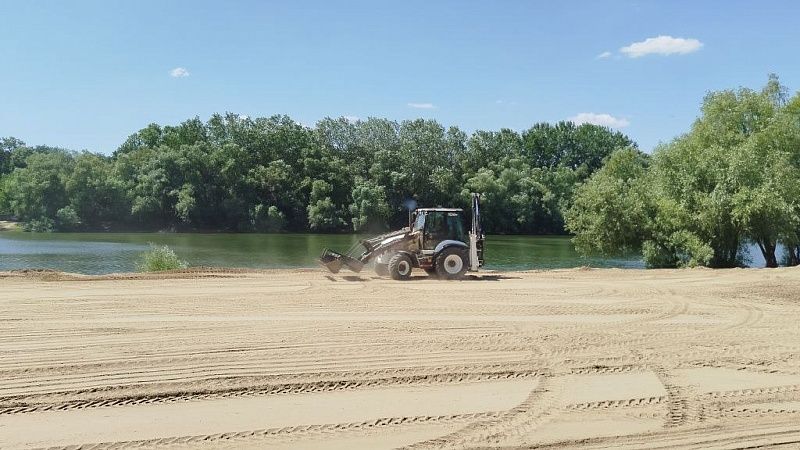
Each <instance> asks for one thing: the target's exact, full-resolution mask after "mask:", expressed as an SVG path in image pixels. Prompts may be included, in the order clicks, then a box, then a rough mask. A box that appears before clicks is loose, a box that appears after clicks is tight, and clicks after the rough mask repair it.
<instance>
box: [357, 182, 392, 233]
mask: <svg viewBox="0 0 800 450" xmlns="http://www.w3.org/2000/svg"><path fill="white" fill-rule="evenodd" d="M352 196H353V203H352V204H350V214H351V215H352V216H353V219H352V223H353V230H354V231H362V230H365V229H369V228H370V226H372V228H374V229H382V228H384V227H385V223H386V221H387V220H388V218H389V205H388V203H386V191H385V189H384V188H383V186H378V185H377V184H375V182H373V181H368V180H363V179H361V180H358V181H357V182H356V185H355V187H354V188H353V193H352Z"/></svg>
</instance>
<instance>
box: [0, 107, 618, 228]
mask: <svg viewBox="0 0 800 450" xmlns="http://www.w3.org/2000/svg"><path fill="white" fill-rule="evenodd" d="M629 145H631V141H630V140H629V139H628V138H627V137H625V136H624V135H622V134H620V133H618V132H613V131H611V130H609V129H607V128H603V127H598V126H594V125H581V126H575V125H573V124H571V123H559V124H556V125H548V124H537V125H534V126H533V127H532V128H531V129H529V130H526V131H523V132H522V133H521V134H520V133H517V132H515V131H512V130H509V129H502V130H500V131H498V132H491V131H477V132H475V133H473V134H472V135H471V136H470V135H467V134H466V133H464V132H463V131H461V130H460V129H458V128H456V127H450V128H447V127H444V126H442V125H441V124H439V123H438V122H436V121H433V120H423V119H418V120H406V121H402V122H395V121H390V120H386V119H376V118H369V119H367V120H360V121H355V122H352V121H349V120H346V119H344V118H340V119H332V118H326V119H323V120H321V121H319V122H318V123H317V124H316V126H315V127H313V128H309V127H305V126H302V125H300V124H298V123H297V122H294V121H293V120H291V119H290V118H289V117H286V116H272V117H259V118H252V119H251V118H247V117H242V116H239V115H236V114H230V113H228V114H224V115H214V116H212V117H211V118H210V119H209V120H208V121H207V122H205V123H204V122H202V121H200V120H199V119H198V118H193V119H190V120H187V121H185V122H183V123H181V124H178V125H176V126H163V125H158V124H150V125H148V126H147V127H145V128H143V129H142V130H140V131H139V132H137V133H134V134H133V135H132V136H130V137H129V138H128V139H127V140H126V141H125V142H124V143H123V144H122V145H121V146H120V147H119V148H118V149H117V151H116V152H114V155H113V156H111V157H107V156H103V155H98V154H91V153H86V152H84V153H72V152H68V151H65V150H61V149H54V148H49V147H28V146H25V145H24V143H22V142H19V141H18V140H16V139H13V138H8V139H4V140H2V141H0V147H1V148H2V160H1V161H0V171H2V170H5V172H6V173H7V174H6V175H3V174H2V173H0V176H2V177H3V178H2V180H0V186H2V188H0V211H2V212H6V213H8V214H10V215H15V216H18V217H19V218H20V219H21V220H23V221H29V220H38V219H39V218H41V217H45V218H48V219H50V220H52V221H53V223H54V226H55V227H56V228H57V229H67V228H69V229H85V230H95V229H114V228H128V229H142V230H149V229H167V230H181V229H182V230H187V229H188V230H198V229H200V230H230V231H307V230H314V231H324V232H340V231H348V230H350V231H373V230H374V231H378V230H382V229H385V228H386V227H387V226H388V227H399V226H402V225H404V224H405V222H406V220H407V211H406V210H405V209H404V208H403V205H404V204H405V203H406V202H407V201H408V200H415V201H416V202H417V203H418V204H419V205H420V206H438V205H441V206H461V207H468V206H469V196H468V195H464V194H463V193H464V192H468V191H477V192H483V193H485V194H486V199H487V208H486V210H485V211H484V215H483V217H484V220H485V221H486V223H487V230H491V232H493V233H544V234H553V233H564V227H563V223H564V219H563V215H564V211H565V210H566V208H568V206H569V205H570V203H571V201H572V195H573V191H574V189H575V187H576V185H577V184H578V183H580V182H581V181H582V180H583V179H585V178H586V177H587V176H588V175H589V174H591V173H592V172H593V171H594V170H596V169H598V168H599V167H600V166H601V163H602V161H603V159H604V158H605V157H607V156H608V155H609V154H611V152H613V151H614V150H615V149H617V148H620V147H627V146H629ZM3 168H4V169H3ZM64 208H70V209H69V210H66V209H64ZM62 210H63V212H62V213H61V215H62V217H61V218H59V217H58V212H59V211H62ZM67 211H73V212H74V213H75V215H77V218H78V220H72V219H74V217H73V216H72V215H71V214H70V215H69V217H67V216H65V214H66V212H67ZM67 219H70V220H67Z"/></svg>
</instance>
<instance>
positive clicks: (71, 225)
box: [56, 206, 81, 231]
mask: <svg viewBox="0 0 800 450" xmlns="http://www.w3.org/2000/svg"><path fill="white" fill-rule="evenodd" d="M80 223H81V219H80V217H78V213H76V212H75V210H74V209H72V207H71V206H65V207H63V208H61V209H59V210H58V211H56V228H58V229H59V230H61V231H71V230H74V229H76V228H78V226H79V225H80Z"/></svg>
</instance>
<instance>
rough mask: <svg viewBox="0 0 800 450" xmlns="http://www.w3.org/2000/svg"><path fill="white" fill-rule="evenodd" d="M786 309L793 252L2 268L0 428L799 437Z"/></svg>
mask: <svg viewBox="0 0 800 450" xmlns="http://www.w3.org/2000/svg"><path fill="white" fill-rule="evenodd" d="M798 323H800V269H794V268H783V269H774V270H756V269H731V270H657V271H643V270H614V269H607V270H587V269H575V270H555V271H531V272H510V273H483V274H481V275H478V276H475V277H470V278H468V279H466V280H464V281H458V282H447V281H439V280H432V279H428V278H427V277H426V276H425V275H424V274H415V277H414V279H412V280H410V281H407V282H398V281H392V280H388V279H380V278H377V277H375V276H373V275H372V274H371V273H367V272H363V273H361V274H349V273H348V274H344V273H343V274H340V275H336V276H334V275H330V274H327V273H325V272H322V271H320V270H229V269H212V268H198V269H192V270H186V271H176V272H171V273H162V274H146V275H137V274H116V275H106V276H83V275H75V274H63V273H58V272H51V271H15V272H6V273H0V355H2V356H1V357H0V448H4V449H5V448H12V449H13V448H66V447H69V446H73V445H77V446H85V447H86V448H98V449H100V448H197V447H204V448H264V447H272V448H396V447H405V448H470V447H500V448H513V447H530V446H541V447H553V446H557V447H564V446H567V447H573V446H586V447H588V448H648V447H649V448H673V447H725V448H728V447H730V448H737V447H739V446H740V444H741V446H760V445H786V444H792V443H800V408H799V407H798V406H797V405H798V404H800V356H798V355H800V327H798V326H797V324H798ZM745 444H746V445H745Z"/></svg>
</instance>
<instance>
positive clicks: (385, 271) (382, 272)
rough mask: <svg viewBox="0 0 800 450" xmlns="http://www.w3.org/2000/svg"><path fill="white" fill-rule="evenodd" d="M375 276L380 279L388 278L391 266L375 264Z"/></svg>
mask: <svg viewBox="0 0 800 450" xmlns="http://www.w3.org/2000/svg"><path fill="white" fill-rule="evenodd" d="M375 274H376V275H378V276H379V277H388V276H389V264H381V263H375Z"/></svg>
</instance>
